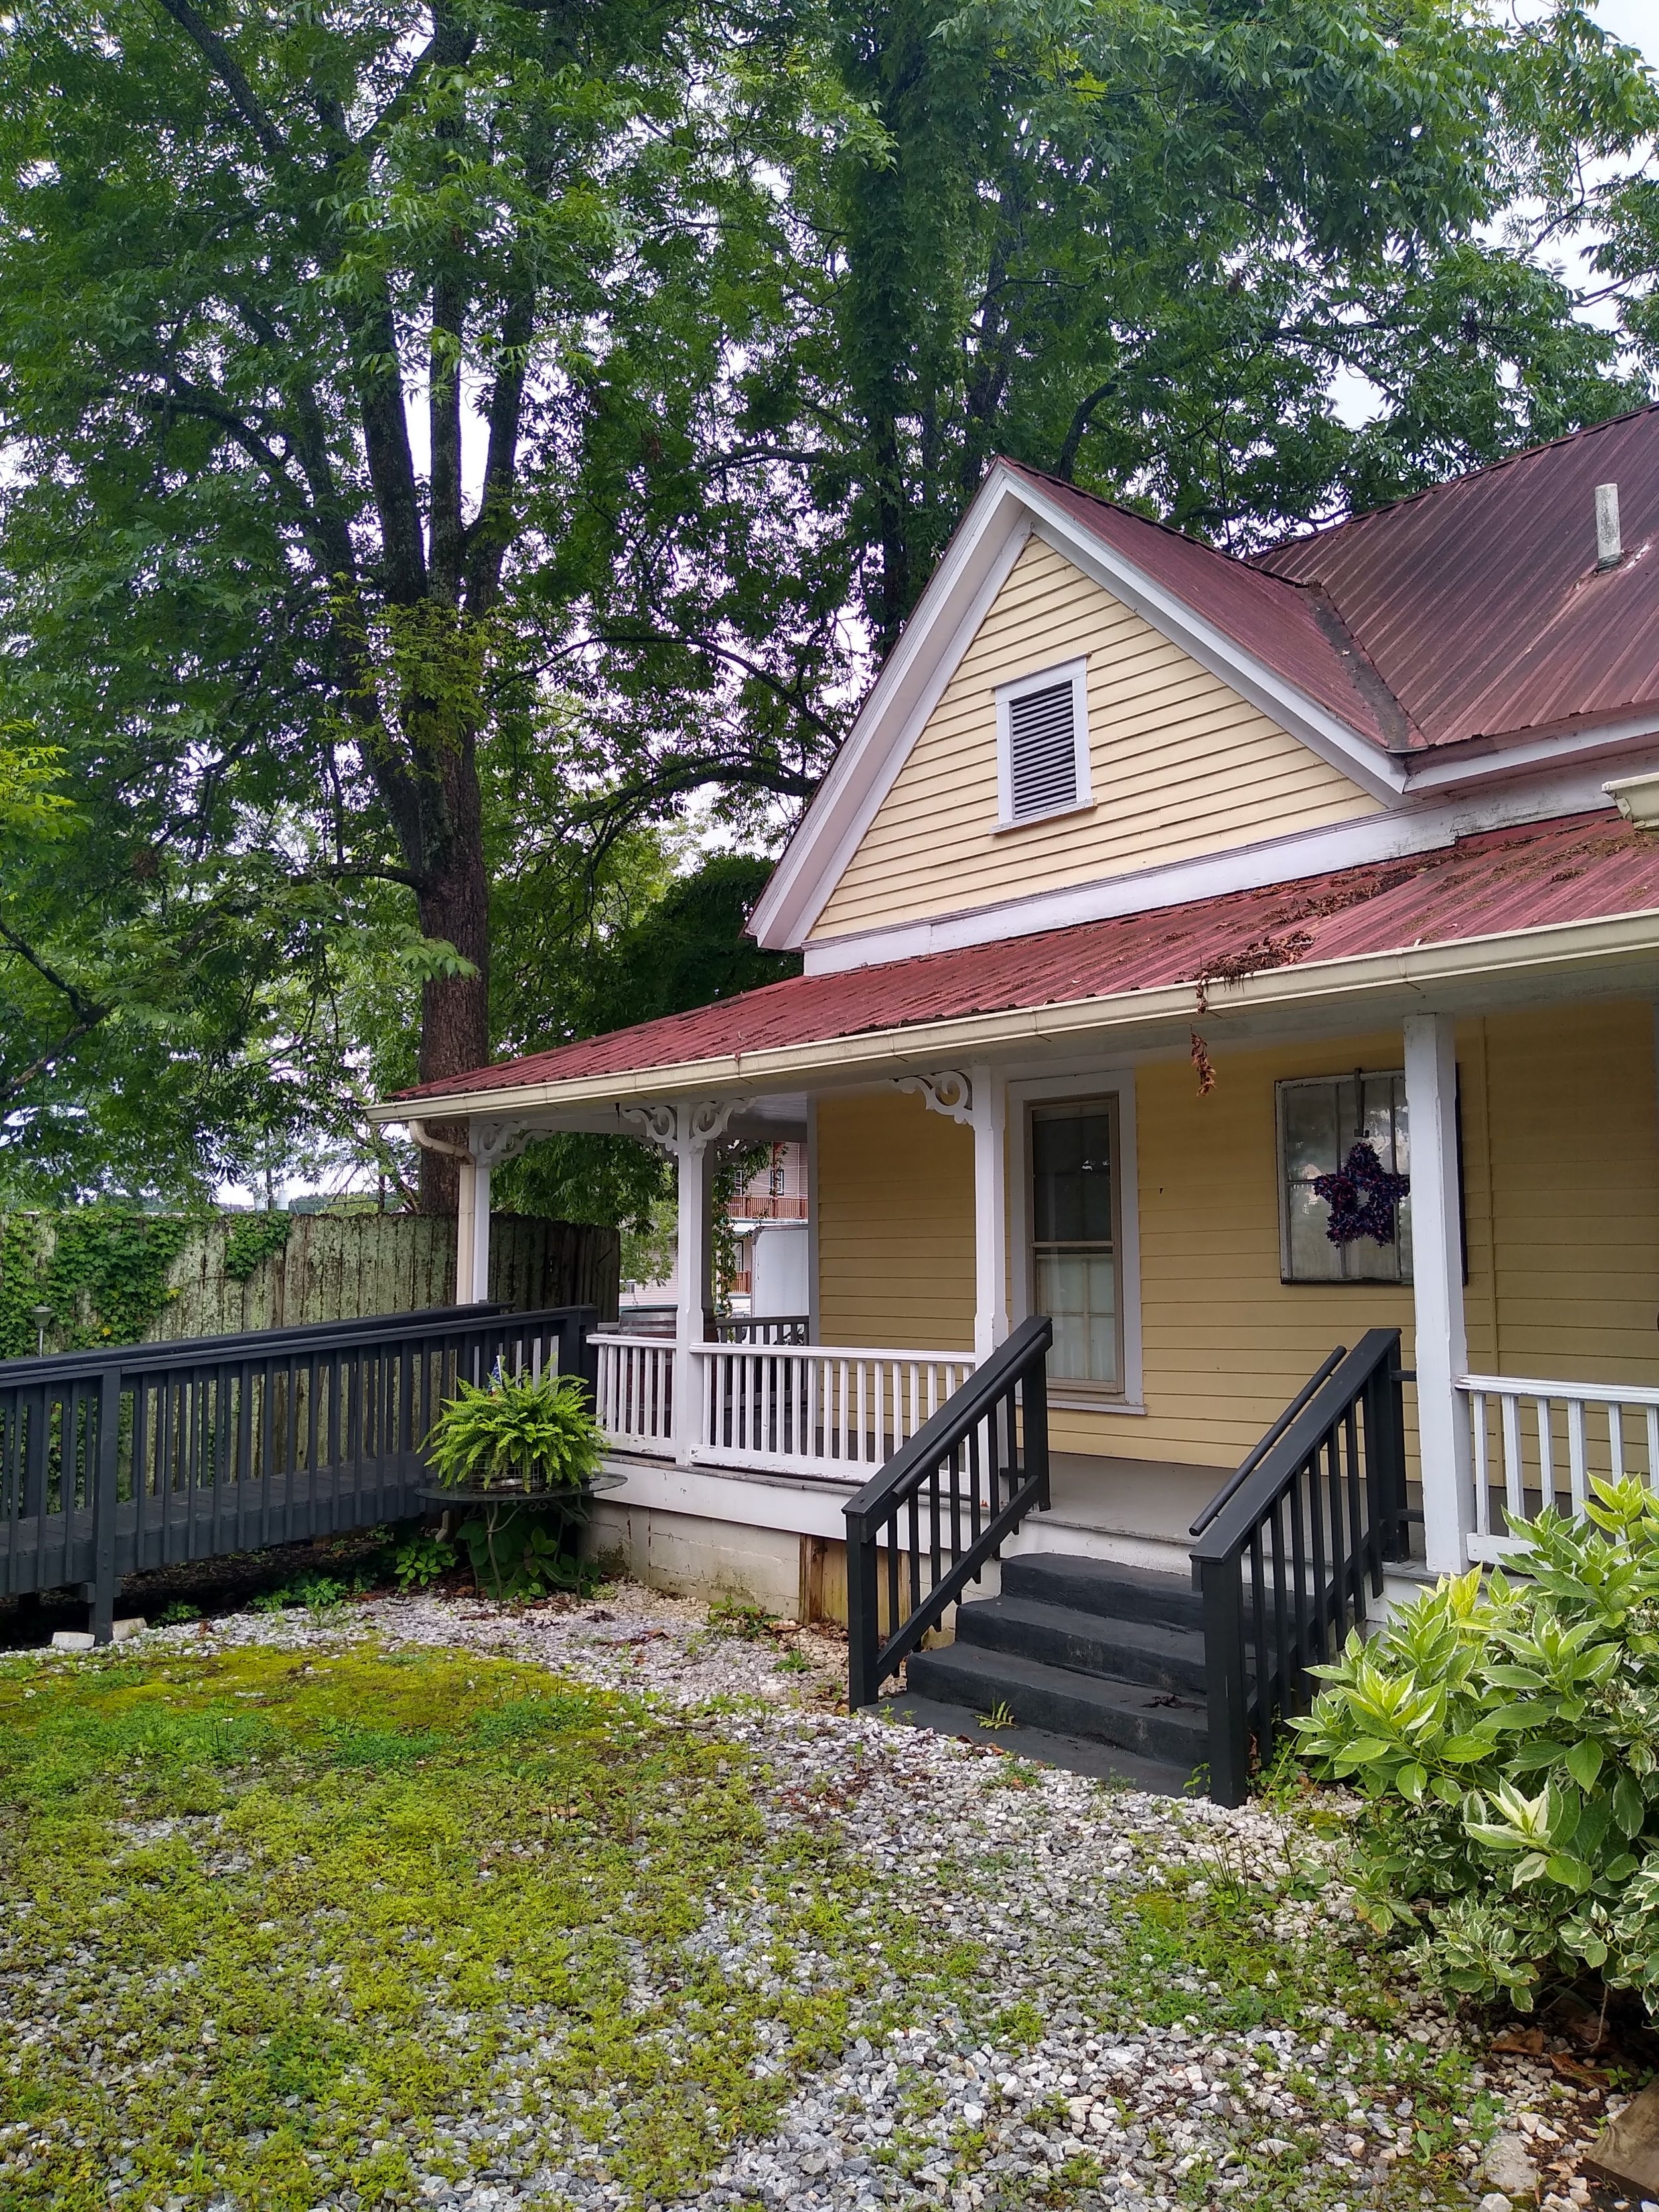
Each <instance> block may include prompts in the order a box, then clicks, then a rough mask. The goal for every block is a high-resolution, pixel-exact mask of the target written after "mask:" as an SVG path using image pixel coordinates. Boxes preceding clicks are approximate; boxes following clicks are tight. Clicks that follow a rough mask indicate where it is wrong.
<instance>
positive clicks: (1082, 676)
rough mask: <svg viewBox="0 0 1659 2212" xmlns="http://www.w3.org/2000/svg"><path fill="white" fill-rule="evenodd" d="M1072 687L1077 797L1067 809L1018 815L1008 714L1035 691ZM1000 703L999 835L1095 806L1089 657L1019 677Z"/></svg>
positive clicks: (1001, 693) (1003, 690) (1001, 690)
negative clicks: (1015, 804)
mask: <svg viewBox="0 0 1659 2212" xmlns="http://www.w3.org/2000/svg"><path fill="white" fill-rule="evenodd" d="M1064 683H1069V684H1070V685H1071V687H1072V741H1073V747H1074V750H1075V756H1076V782H1077V791H1076V793H1075V795H1074V796H1073V798H1071V799H1067V800H1066V804H1065V805H1063V806H1050V807H1047V808H1045V809H1044V811H1042V813H1041V814H1021V815H1018V816H1016V814H1015V812H1014V767H1013V744H1012V733H1011V730H1010V725H1009V714H1008V710H1009V708H1010V707H1011V706H1012V704H1013V702H1014V701H1015V700H1016V699H1023V698H1024V697H1025V696H1027V695H1028V694H1029V693H1030V692H1032V691H1052V690H1054V687H1055V685H1056V684H1064ZM996 702H997V821H996V834H997V835H998V836H1001V835H1002V834H1003V833H1004V832H1005V831H1006V830H1009V829H1030V827H1031V825H1032V824H1033V823H1036V822H1054V821H1056V820H1058V818H1059V817H1060V816H1061V815H1063V814H1080V813H1081V812H1082V811H1084V809H1085V807H1089V806H1092V805H1094V803H1095V802H1094V794H1093V792H1092V790H1091V786H1090V780H1089V662H1088V657H1087V655H1086V654H1085V655H1084V656H1083V657H1082V658H1081V659H1076V660H1062V661H1059V662H1057V663H1056V664H1055V665H1054V666H1053V667H1052V668H1040V669H1038V670H1037V671H1036V672H1035V674H1033V675H1030V676H1018V677H1016V678H1014V679H1013V680H1012V683H1008V684H998V686H997V688H996Z"/></svg>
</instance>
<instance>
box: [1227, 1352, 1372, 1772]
mask: <svg viewBox="0 0 1659 2212" xmlns="http://www.w3.org/2000/svg"><path fill="white" fill-rule="evenodd" d="M1263 1443H1264V1444H1265V1446H1266V1449H1263V1447H1262V1446H1261V1445H1258V1446H1257V1448H1256V1449H1255V1451H1254V1452H1252V1453H1251V1455H1250V1457H1249V1460H1247V1461H1246V1462H1245V1463H1244V1465H1243V1468H1241V1469H1240V1471H1239V1474H1236V1475H1234V1476H1233V1477H1232V1479H1231V1480H1230V1481H1229V1482H1228V1483H1227V1485H1226V1486H1225V1488H1224V1489H1223V1490H1222V1491H1221V1492H1220V1493H1219V1495H1218V1497H1217V1498H1215V1499H1213V1500H1212V1503H1211V1504H1210V1505H1209V1506H1208V1507H1206V1510H1205V1511H1204V1513H1203V1514H1201V1515H1200V1517H1199V1520H1198V1521H1197V1522H1194V1532H1195V1534H1196V1536H1197V1541H1195V1542H1194V1545H1193V1548H1192V1561H1193V1580H1194V1583H1195V1584H1196V1585H1197V1587H1198V1589H1199V1590H1200V1593H1201V1595H1202V1596H1203V1601H1204V1661H1205V1677H1206V1683H1207V1686H1208V1698H1209V1719H1210V1795H1211V1796H1212V1797H1213V1798H1215V1799H1216V1800H1217V1801H1218V1802H1219V1803H1221V1804H1223V1805H1238V1804H1242V1803H1243V1801H1244V1798H1245V1796H1246V1795H1247V1793H1248V1790H1249V1775H1250V1765H1251V1757H1252V1753H1253V1752H1254V1754H1255V1758H1256V1759H1258V1760H1260V1761H1261V1764H1263V1765H1265V1764H1266V1763H1267V1760H1268V1759H1269V1758H1270V1757H1271V1756H1272V1753H1273V1741H1274V1738H1275V1735H1277V1734H1278V1733H1279V1731H1280V1730H1281V1729H1282V1725H1283V1722H1284V1720H1285V1717H1287V1716H1288V1715H1290V1714H1291V1713H1293V1712H1297V1711H1304V1710H1305V1708H1306V1707H1307V1705H1309V1703H1310V1701H1311V1692H1312V1687H1313V1684H1312V1680H1311V1678H1310V1674H1309V1671H1308V1670H1309V1668H1310V1667H1315V1666H1319V1665H1322V1664H1323V1663H1324V1662H1328V1660H1330V1659H1333V1658H1334V1656H1336V1654H1337V1652H1338V1651H1339V1650H1340V1649H1341V1647H1342V1644H1343V1643H1344V1641H1345V1640H1346V1637H1347V1633H1348V1631H1349V1629H1350V1627H1352V1626H1357V1625H1358V1623H1360V1622H1362V1621H1363V1620H1364V1619H1365V1617H1366V1611H1365V1599H1366V1592H1367V1587H1368V1586H1369V1589H1370V1594H1371V1595H1373V1596H1375V1597H1380V1596H1381V1595H1382V1594H1383V1562H1384V1561H1385V1560H1388V1559H1399V1558H1401V1557H1402V1556H1403V1555H1404V1551H1405V1544H1406V1523H1407V1512H1406V1428H1405V1413H1404V1407H1403V1403H1402V1399H1401V1369H1400V1332H1399V1330H1398V1329H1397V1328H1373V1329H1368V1330H1367V1331H1366V1332H1365V1334H1364V1336H1363V1337H1361V1339H1360V1340H1359V1342H1358V1344H1357V1345H1356V1346H1354V1348H1353V1350H1352V1352H1346V1353H1338V1352H1334V1353H1333V1354H1332V1355H1331V1357H1330V1358H1329V1359H1328V1360H1327V1361H1326V1362H1325V1364H1324V1366H1323V1367H1322V1369H1321V1370H1320V1372H1319V1374H1318V1375H1316V1376H1315V1377H1314V1378H1313V1381H1312V1383H1310V1385H1308V1386H1307V1387H1306V1388H1305V1389H1303V1390H1302V1391H1301V1392H1300V1393H1299V1394H1298V1395H1297V1398H1296V1400H1295V1401H1294V1402H1293V1403H1292V1404H1291V1406H1290V1407H1287V1408H1286V1411H1285V1413H1283V1414H1281V1415H1280V1417H1279V1419H1278V1420H1277V1421H1276V1422H1275V1423H1274V1424H1273V1428H1272V1429H1271V1430H1270V1431H1268V1435H1267V1438H1264V1440H1263ZM1241 1478H1242V1479H1241Z"/></svg>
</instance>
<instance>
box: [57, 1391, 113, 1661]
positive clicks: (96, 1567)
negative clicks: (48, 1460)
mask: <svg viewBox="0 0 1659 2212" xmlns="http://www.w3.org/2000/svg"><path fill="white" fill-rule="evenodd" d="M90 1473H91V1476H92V1561H93V1565H92V1579H93V1596H92V1635H93V1641H94V1643H95V1644H107V1643H109V1642H110V1641H111V1640H112V1638H113V1636H114V1633H115V1595H116V1589H117V1586H118V1578H117V1576H116V1572H115V1508H116V1502H117V1499H116V1492H117V1486H118V1483H119V1481H120V1474H121V1370H120V1369H119V1368H118V1367H106V1369H105V1370H104V1371H103V1373H102V1374H101V1375H100V1377H99V1378H98V1455H97V1459H96V1461H95V1462H94V1465H93V1467H92V1468H91V1470H90ZM70 1480H72V1477H71V1475H70V1468H69V1465H68V1462H67V1457H66V1459H65V1465H64V1483H65V1486H67V1485H68V1484H69V1483H70Z"/></svg>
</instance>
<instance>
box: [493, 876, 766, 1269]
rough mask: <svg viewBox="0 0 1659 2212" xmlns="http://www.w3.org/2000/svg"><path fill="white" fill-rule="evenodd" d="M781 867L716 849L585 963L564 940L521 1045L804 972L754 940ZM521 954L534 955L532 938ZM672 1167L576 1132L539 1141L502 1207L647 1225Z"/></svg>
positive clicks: (516, 1166) (510, 1173)
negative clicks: (768, 888)
mask: <svg viewBox="0 0 1659 2212" xmlns="http://www.w3.org/2000/svg"><path fill="white" fill-rule="evenodd" d="M770 872H771V870H770V867H769V863H768V862H766V861H765V860H759V859H757V858H755V857H754V856H752V855H750V854H741V853H721V854H715V855H714V856H713V857H712V858H711V859H709V860H705V861H704V862H703V864H702V866H701V867H699V868H696V869H695V870H693V871H692V872H690V874H687V875H684V876H680V877H678V878H673V879H672V880H671V881H670V882H668V883H667V884H665V885H661V886H660V888H659V890H658V895H657V896H654V897H653V898H651V899H649V901H648V902H642V904H641V910H640V911H638V912H637V913H636V914H635V915H634V916H633V918H631V919H630V920H629V921H627V922H626V923H625V924H624V925H623V926H622V927H615V928H613V929H612V931H611V933H610V934H609V935H608V936H596V937H594V938H592V939H590V940H589V942H588V944H587V945H586V948H585V949H583V950H581V951H579V952H577V953H576V954H575V956H574V957H573V954H572V950H571V948H572V946H573V943H574V933H570V932H567V933H563V934H562V936H561V937H559V938H558V939H556V940H555V942H554V944H552V945H548V946H547V948H546V950H547V951H548V952H549V953H550V954H551V955H552V956H553V958H554V961H555V962H556V965H555V966H554V967H553V969H552V971H551V974H550V972H549V969H548V968H547V966H546V965H544V963H543V962H542V961H541V960H540V959H538V960H537V962H536V963H535V964H536V972H537V974H538V976H540V977H542V978H544V981H542V982H541V983H540V985H539V987H538V989H537V990H536V991H535V993H534V994H533V995H526V998H525V999H524V1000H521V1001H520V1012H521V1013H522V1014H524V1015H527V1016H529V1017H530V1019H531V1021H532V1023H533V1024H534V1026H533V1027H532V1028H529V1029H526V1030H524V1031H522V1032H520V1036H519V1037H518V1040H517V1042H516V1048H517V1049H520V1050H526V1051H536V1050H545V1049H546V1048H548V1047H550V1046H551V1045H553V1044H556V1043H562V1042H565V1040H566V1038H567V1037H573V1036H595V1035H598V1034H599V1033H601V1032H603V1031H605V1030H615V1029H625V1028H627V1027H629V1025H630V1024H633V1023H635V1022H648V1021H654V1020H655V1019H656V1018H658V1017H659V1015H662V1014H678V1013H684V1012H687V1011H689V1010H690V1008H691V1007H693V1006H707V1005H708V1004H709V1003H710V1001H711V1000H718V999H729V998H735V997H736V996H737V995H738V993H739V992H741V991H752V990H756V989H757V988H759V987H761V986H762V985H763V984H767V983H774V982H777V981H780V980H781V978H782V977H784V976H786V975H799V973H800V966H801V963H800V958H799V955H798V954H793V953H779V952H764V951H762V950H761V949H760V947H759V946H758V945H756V944H755V943H754V942H753V941H752V939H750V938H749V937H747V936H746V935H745V934H744V925H745V924H746V922H747V921H748V919H749V915H750V909H751V908H752V907H753V906H754V903H755V901H756V900H757V898H758V897H759V896H760V894H761V892H762V890H763V889H764V887H765V884H766V878H767V877H768V876H769V873H770ZM529 942H531V943H533V942H534V939H533V938H532V939H530V940H529ZM515 949H518V950H520V951H524V950H526V949H527V944H526V940H524V939H520V940H518V945H517V947H516V948H515ZM561 953H562V957H560V954H561ZM550 1016H551V1018H550ZM666 1169H667V1163H666V1162H665V1160H664V1159H663V1158H662V1156H661V1154H660V1153H659V1152H656V1151H654V1150H653V1149H652V1148H650V1147H648V1146H645V1145H643V1144H639V1143H636V1142H635V1140H634V1139H632V1138H629V1137H607V1136H597V1135H585V1134H582V1133H571V1134H568V1135H563V1136H556V1137H552V1138H547V1139H543V1140H542V1141H540V1142H539V1143H538V1144H535V1145H532V1146H529V1147H528V1148H527V1150H526V1152H525V1153H524V1155H523V1157H522V1158H520V1159H519V1160H517V1161H515V1162H514V1163H513V1164H511V1165H510V1166H508V1167H507V1168H506V1169H504V1170H502V1171H501V1176H500V1178H499V1180H498V1181H497V1182H496V1183H495V1203H496V1204H497V1205H498V1206H501V1207H502V1208H503V1209H507V1210H516V1211H518V1212H525V1213H543V1214H547V1215H550V1216H551V1217H552V1218H556V1219H562V1220H574V1221H615V1222H620V1223H623V1224H624V1225H629V1226H637V1225H640V1224H641V1223H642V1222H643V1221H644V1220H645V1219H646V1218H647V1216H648V1214H649V1212H650V1209H651V1206H652V1204H653V1200H656V1199H657V1198H659V1196H660V1195H661V1194H663V1193H664V1192H665V1190H666V1188H667V1187H668V1184H667V1174H666Z"/></svg>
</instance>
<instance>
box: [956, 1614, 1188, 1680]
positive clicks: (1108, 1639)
mask: <svg viewBox="0 0 1659 2212" xmlns="http://www.w3.org/2000/svg"><path fill="white" fill-rule="evenodd" d="M957 1643H958V1644H973V1645H977V1646H979V1647H980V1648H981V1649H982V1650H989V1651H1017V1652H1018V1653H1019V1654H1020V1656H1022V1657H1023V1658H1026V1659H1040V1660H1042V1662H1043V1663H1044V1664H1045V1665H1047V1666H1050V1667H1066V1668H1071V1669H1072V1670H1073V1673H1076V1674H1109V1675H1111V1676H1113V1677H1115V1679H1116V1680H1119V1681H1123V1682H1145V1683H1148V1684H1150V1685H1151V1686H1152V1688H1154V1689H1158V1690H1180V1691H1182V1692H1185V1693H1186V1694H1187V1695H1188V1696H1189V1697H1192V1698H1194V1699H1197V1700H1198V1701H1199V1702H1200V1703H1202V1701H1203V1697H1204V1638H1203V1636H1202V1635H1201V1634H1200V1632H1199V1631H1198V1630H1197V1629H1195V1628H1170V1627H1167V1626H1165V1625H1164V1623H1163V1622H1162V1621H1157V1620H1109V1619H1108V1618H1107V1616H1106V1615H1105V1614H1104V1613H1081V1612H1079V1611H1078V1610H1077V1608H1076V1607H1073V1606H1068V1605H1048V1604H1045V1603H1042V1602H1040V1601H1038V1600H1036V1599H1035V1598H1028V1597H1010V1596H1009V1595H1007V1593H1006V1591H1005V1593H1004V1594H1003V1595H1002V1596H1000V1597H993V1598H976V1599H975V1600H974V1601H972V1602H971V1603H970V1604H968V1605H964V1606H963V1607H960V1608H959V1610H958V1611H957Z"/></svg>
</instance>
